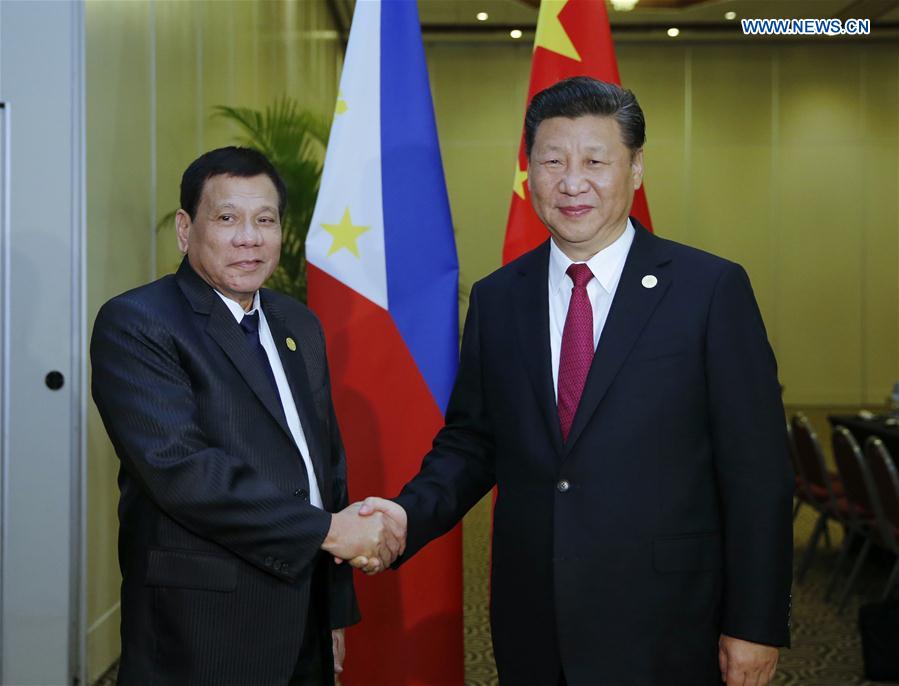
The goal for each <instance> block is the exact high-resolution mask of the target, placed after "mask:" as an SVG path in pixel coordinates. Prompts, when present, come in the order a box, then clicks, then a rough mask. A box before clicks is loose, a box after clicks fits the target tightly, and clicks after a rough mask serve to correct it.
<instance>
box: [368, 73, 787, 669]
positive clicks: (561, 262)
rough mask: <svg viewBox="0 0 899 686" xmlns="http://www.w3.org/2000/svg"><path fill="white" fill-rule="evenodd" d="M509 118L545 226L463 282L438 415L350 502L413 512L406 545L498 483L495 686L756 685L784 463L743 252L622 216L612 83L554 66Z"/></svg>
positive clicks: (775, 582)
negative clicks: (440, 418) (427, 444)
mask: <svg viewBox="0 0 899 686" xmlns="http://www.w3.org/2000/svg"><path fill="white" fill-rule="evenodd" d="M525 135H526V145H527V151H528V159H529V166H528V186H529V189H530V192H531V198H532V203H533V206H534V209H535V210H536V212H537V215H538V216H539V217H540V219H541V220H542V221H543V223H544V224H546V226H547V228H548V229H549V232H550V234H551V240H549V241H547V242H546V243H544V244H543V245H541V246H540V247H538V248H537V249H536V250H533V251H532V252H530V253H528V254H525V255H524V256H522V257H521V258H520V259H518V260H516V261H514V262H512V263H511V264H509V265H507V266H505V267H503V268H502V269H500V270H498V271H496V272H494V273H493V274H491V275H490V276H488V277H487V278H485V279H484V280H482V281H480V282H479V283H477V284H475V286H474V287H473V288H472V291H471V299H470V304H469V311H468V318H467V321H466V325H465V331H464V335H463V339H462V349H461V362H460V367H459V375H458V378H457V381H456V386H455V389H454V391H453V395H452V400H451V402H450V404H449V408H448V410H447V417H446V425H445V427H444V428H443V429H442V430H441V431H440V433H439V434H438V435H437V437H436V439H435V441H434V447H433V450H432V451H431V452H430V453H429V454H428V455H427V456H426V457H425V459H424V463H423V465H422V468H421V471H420V472H419V474H418V475H417V476H416V477H415V478H414V479H412V481H410V482H409V483H408V484H407V485H406V487H405V488H404V489H403V491H402V493H401V494H400V495H399V497H397V498H396V499H395V502H391V501H385V500H381V499H375V498H371V499H368V500H367V501H366V504H365V505H364V506H363V513H367V512H373V511H382V512H386V513H388V514H390V516H392V517H393V518H395V519H397V520H398V521H400V522H402V521H405V518H406V517H407V516H408V542H407V548H406V553H405V555H404V557H402V558H401V560H400V562H402V561H404V560H406V559H408V558H409V557H410V556H411V555H413V554H415V552H417V551H418V550H419V549H420V548H421V547H422V546H424V545H425V544H426V543H427V542H428V541H430V540H431V539H433V538H435V537H437V536H440V535H442V534H443V533H445V532H446V531H448V530H449V529H450V528H451V527H453V526H454V525H455V524H456V523H457V522H458V521H459V519H460V518H461V517H462V516H463V515H464V514H465V512H467V511H468V510H469V508H471V507H472V506H473V505H474V504H475V503H476V502H477V501H478V500H479V499H480V498H482V497H483V496H484V495H485V494H486V493H487V492H488V491H489V490H490V489H491V488H492V487H493V486H494V485H496V486H497V487H498V494H497V500H496V507H495V512H494V519H493V526H494V529H493V559H492V562H493V569H492V584H491V592H492V598H491V608H490V609H491V623H492V630H493V647H494V652H495V655H496V664H497V669H498V673H499V677H500V683H502V684H504V685H521V686H556V684H565V683H567V684H569V685H571V686H575V685H577V686H626V685H627V686H711V685H712V684H715V683H720V681H721V680H725V681H726V682H727V684H728V686H737V685H739V686H744V685H752V686H763V685H764V684H767V683H768V682H769V680H770V679H771V677H772V675H773V673H774V669H775V666H776V662H777V655H778V648H777V646H783V645H787V644H788V641H789V630H788V626H789V607H790V576H791V553H792V541H791V514H790V505H791V493H792V483H791V477H790V470H789V461H788V457H787V454H786V436H785V422H784V412H783V407H782V405H781V400H780V393H779V387H778V383H777V371H776V364H775V360H774V356H773V354H772V351H771V348H770V346H769V344H768V341H767V338H766V334H765V329H764V325H763V323H762V319H761V316H760V314H759V310H758V307H757V305H756V302H755V298H754V297H753V293H752V289H751V287H750V284H749V280H748V278H747V276H746V273H745V272H744V271H743V269H742V268H741V267H740V266H738V265H736V264H734V263H732V262H728V261H727V260H724V259H721V258H719V257H715V256H713V255H710V254H707V253H704V252H700V251H699V250H695V249H692V248H689V247H686V246H684V245H679V244H677V243H673V242H671V241H668V240H664V239H662V238H658V237H655V236H653V235H652V234H651V233H649V232H648V231H646V230H645V229H644V228H643V227H641V226H640V225H639V223H638V222H637V221H636V220H634V219H630V218H629V216H628V215H629V211H630V208H631V204H632V200H633V195H634V191H635V190H636V189H637V188H639V186H640V184H641V182H642V178H643V142H644V137H645V124H644V119H643V113H642V111H641V109H640V107H639V105H638V103H637V100H636V99H635V98H634V96H633V94H632V93H630V92H629V91H625V90H622V89H621V88H619V87H617V86H615V85H612V84H607V83H603V82H599V81H595V80H593V79H589V78H586V77H578V78H574V79H568V80H566V81H562V82H560V83H558V84H556V85H555V86H552V87H551V88H549V89H547V90H545V91H543V92H541V93H538V94H537V95H536V96H535V97H534V99H533V101H532V102H531V104H530V106H529V108H528V112H527V117H526V127H525ZM354 564H356V565H359V566H363V567H365V568H366V569H367V571H369V572H373V571H376V570H377V569H378V568H379V566H380V565H379V563H377V562H376V561H371V563H370V564H367V561H366V560H364V559H359V560H355V561H354Z"/></svg>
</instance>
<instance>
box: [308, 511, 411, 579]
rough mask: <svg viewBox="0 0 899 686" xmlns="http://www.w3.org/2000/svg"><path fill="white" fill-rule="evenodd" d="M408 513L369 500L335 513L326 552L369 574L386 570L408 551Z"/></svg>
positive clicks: (325, 544)
mask: <svg viewBox="0 0 899 686" xmlns="http://www.w3.org/2000/svg"><path fill="white" fill-rule="evenodd" d="M406 524H407V518H406V511H405V510H404V509H403V508H402V507H401V506H399V505H397V504H396V503H394V502H393V501H390V500H384V499H383V498H367V499H366V500H365V501H364V502H358V503H353V504H352V505H350V506H349V507H347V508H346V509H344V510H341V511H340V512H337V513H336V514H334V515H333V516H332V518H331V528H330V529H329V530H328V535H327V536H326V537H325V542H324V543H323V544H322V549H323V550H325V551H326V552H328V553H330V554H331V555H333V556H334V561H335V562H337V563H338V564H341V563H342V562H344V561H347V562H349V563H350V564H351V565H353V567H356V568H358V569H361V570H362V571H363V572H365V573H366V574H377V573H378V572H381V571H384V570H385V569H387V568H388V567H390V565H392V564H393V562H394V561H395V560H396V558H397V557H399V556H400V555H402V554H403V552H404V551H405V549H406Z"/></svg>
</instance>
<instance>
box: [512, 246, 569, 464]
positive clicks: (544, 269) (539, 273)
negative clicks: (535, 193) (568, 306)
mask: <svg viewBox="0 0 899 686" xmlns="http://www.w3.org/2000/svg"><path fill="white" fill-rule="evenodd" d="M518 272H519V278H520V282H519V286H518V287H517V288H516V289H515V296H514V310H515V320H516V323H517V327H518V336H517V338H518V343H519V345H520V346H521V353H522V359H523V360H524V361H525V368H526V369H527V373H528V376H529V378H530V381H531V386H532V387H533V389H534V394H535V395H536V396H537V404H538V406H539V407H540V414H541V415H543V420H544V421H545V422H546V427H547V430H548V432H549V436H550V437H551V440H552V443H553V446H554V447H555V449H556V452H557V453H559V454H561V452H562V429H561V427H560V426H559V413H558V411H557V409H556V400H555V393H554V392H553V375H552V366H551V365H552V362H551V359H550V349H549V284H548V279H549V241H546V242H545V243H544V244H543V245H541V246H540V247H539V248H537V249H536V250H534V251H532V252H531V253H530V254H529V255H527V256H526V257H524V258H522V260H521V263H520V265H519V268H518Z"/></svg>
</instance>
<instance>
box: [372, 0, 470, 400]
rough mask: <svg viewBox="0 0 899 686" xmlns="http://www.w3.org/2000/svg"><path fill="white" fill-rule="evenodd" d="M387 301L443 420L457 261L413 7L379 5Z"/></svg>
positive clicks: (454, 341)
mask: <svg viewBox="0 0 899 686" xmlns="http://www.w3.org/2000/svg"><path fill="white" fill-rule="evenodd" d="M381 184H382V189H383V190H382V196H383V208H384V248H385V251H386V258H387V294H388V295H387V300H388V303H389V308H390V314H391V315H392V317H393V320H394V322H395V323H396V325H397V328H398V329H399V331H400V334H401V335H402V337H403V340H404V341H405V342H406V345H407V346H408V347H409V350H410V352H411V353H412V357H413V358H414V359H415V362H416V364H417V365H418V369H419V370H420V371H421V374H422V376H423V377H424V379H425V382H426V383H427V385H428V388H429V389H430V391H431V393H432V395H433V396H434V400H435V401H436V402H437V405H438V407H440V410H441V412H445V411H446V405H447V402H448V401H449V396H450V391H451V390H452V385H453V381H454V380H455V376H456V366H457V361H458V337H459V318H458V317H459V315H458V308H459V302H458V298H459V295H458V292H459V261H458V259H457V257H456V243H455V239H454V237H453V225H452V218H451V217H450V209H449V199H448V198H447V195H446V182H445V181H444V178H443V165H442V162H441V159H440V147H439V146H438V144H437V127H436V125H435V123H434V107H433V105H432V104H431V91H430V87H429V85H428V71H427V66H426V65H425V54H424V47H423V45H422V41H421V28H420V26H419V22H418V6H417V4H416V2H415V0H385V1H384V2H382V3H381Z"/></svg>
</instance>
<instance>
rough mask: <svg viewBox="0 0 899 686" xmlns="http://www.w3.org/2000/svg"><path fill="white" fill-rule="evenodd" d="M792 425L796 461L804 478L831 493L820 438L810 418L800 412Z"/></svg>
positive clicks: (795, 416) (794, 417)
mask: <svg viewBox="0 0 899 686" xmlns="http://www.w3.org/2000/svg"><path fill="white" fill-rule="evenodd" d="M791 423H792V425H793V444H794V445H795V446H796V460H797V462H798V463H799V469H800V471H801V474H802V476H803V478H804V479H805V480H806V481H807V482H808V483H810V484H812V485H814V486H820V487H821V488H825V489H827V490H828V491H831V487H830V477H829V476H828V474H827V466H826V463H825V462H824V453H823V452H822V451H821V444H820V443H819V442H818V436H817V435H816V434H815V430H814V429H813V428H812V425H811V423H810V422H809V420H808V417H806V416H805V415H804V414H802V413H801V412H798V413H796V415H794V416H793V420H792V422H791Z"/></svg>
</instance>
